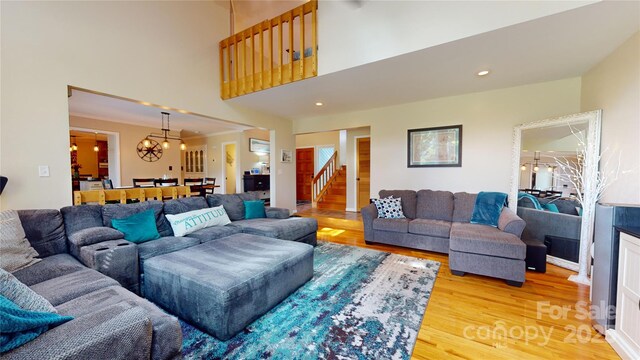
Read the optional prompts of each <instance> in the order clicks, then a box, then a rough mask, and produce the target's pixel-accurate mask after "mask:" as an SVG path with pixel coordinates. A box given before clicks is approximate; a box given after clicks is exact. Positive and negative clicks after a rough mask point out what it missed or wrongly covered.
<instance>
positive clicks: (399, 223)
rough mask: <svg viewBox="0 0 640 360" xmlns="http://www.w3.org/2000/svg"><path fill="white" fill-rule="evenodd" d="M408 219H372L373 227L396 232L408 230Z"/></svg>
mask: <svg viewBox="0 0 640 360" xmlns="http://www.w3.org/2000/svg"><path fill="white" fill-rule="evenodd" d="M409 221H411V220H410V219H380V218H377V219H373V229H374V230H382V231H391V232H397V233H406V232H408V231H409Z"/></svg>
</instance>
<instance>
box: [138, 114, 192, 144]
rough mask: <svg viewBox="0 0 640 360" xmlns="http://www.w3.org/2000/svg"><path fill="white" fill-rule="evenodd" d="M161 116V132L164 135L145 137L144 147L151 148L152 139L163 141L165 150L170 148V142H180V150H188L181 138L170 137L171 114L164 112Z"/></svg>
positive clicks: (152, 134)
mask: <svg viewBox="0 0 640 360" xmlns="http://www.w3.org/2000/svg"><path fill="white" fill-rule="evenodd" d="M161 114H162V128H161V129H160V131H162V134H154V133H151V134H149V135H147V137H145V138H144V139H143V140H142V144H143V145H144V147H145V148H148V147H150V146H151V139H150V138H157V139H163V141H162V147H163V148H164V149H168V148H169V147H170V145H169V140H180V150H186V149H187V145H186V144H185V143H184V141H182V139H181V138H179V137H176V136H171V135H170V132H171V129H170V128H169V116H170V115H171V114H169V113H168V112H164V111H163V112H161ZM165 117H166V127H165Z"/></svg>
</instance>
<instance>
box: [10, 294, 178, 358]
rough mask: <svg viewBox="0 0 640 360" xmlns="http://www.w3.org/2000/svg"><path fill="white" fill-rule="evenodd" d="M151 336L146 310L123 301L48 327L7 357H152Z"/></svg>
mask: <svg viewBox="0 0 640 360" xmlns="http://www.w3.org/2000/svg"><path fill="white" fill-rule="evenodd" d="M151 337H152V334H151V321H150V320H149V319H148V318H147V317H146V316H145V313H144V311H143V310H142V309H140V308H138V307H135V306H133V305H131V304H127V303H124V302H121V303H119V304H116V305H113V306H108V307H104V308H98V309H94V311H92V312H90V313H88V314H86V315H84V316H80V317H75V318H74V319H73V320H72V321H69V322H67V323H64V324H62V325H59V326H56V327H55V328H53V329H50V330H47V331H46V332H45V333H44V334H42V335H40V336H39V337H38V338H36V339H34V340H32V341H29V342H28V343H26V344H24V345H23V346H21V347H19V348H16V349H14V350H12V351H10V352H8V353H6V354H3V359H5V358H6V360H14V359H114V360H116V359H118V360H128V359H149V358H150V356H151V355H150V350H151ZM172 358H174V357H166V358H165V359H172ZM176 358H177V357H176ZM154 359H160V358H154Z"/></svg>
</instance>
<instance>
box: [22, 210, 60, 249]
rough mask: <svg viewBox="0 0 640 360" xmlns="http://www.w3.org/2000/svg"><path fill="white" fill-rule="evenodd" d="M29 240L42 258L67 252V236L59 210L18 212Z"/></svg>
mask: <svg viewBox="0 0 640 360" xmlns="http://www.w3.org/2000/svg"><path fill="white" fill-rule="evenodd" d="M18 215H19V216H20V222H22V227H23V228H24V233H25V234H26V235H27V240H29V242H30V243H31V246H33V248H34V249H35V250H36V251H37V252H38V254H39V255H40V257H41V258H44V257H47V256H51V255H56V254H64V253H66V252H67V236H66V235H65V231H64V223H63V221H62V214H60V211H58V210H48V209H41V210H18Z"/></svg>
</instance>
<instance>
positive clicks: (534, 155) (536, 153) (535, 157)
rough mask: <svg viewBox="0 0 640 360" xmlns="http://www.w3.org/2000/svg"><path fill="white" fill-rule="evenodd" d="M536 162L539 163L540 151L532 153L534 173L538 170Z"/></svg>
mask: <svg viewBox="0 0 640 360" xmlns="http://www.w3.org/2000/svg"><path fill="white" fill-rule="evenodd" d="M538 161H540V151H536V152H534V153H533V162H534V164H533V171H534V172H538V170H540V167H539V166H538Z"/></svg>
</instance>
